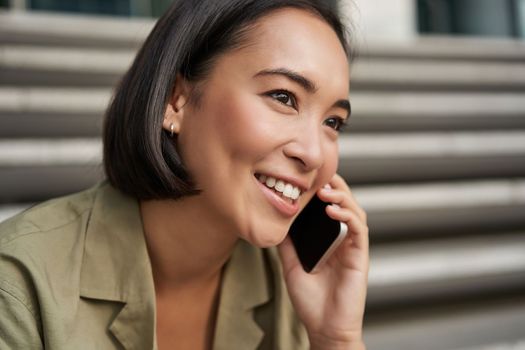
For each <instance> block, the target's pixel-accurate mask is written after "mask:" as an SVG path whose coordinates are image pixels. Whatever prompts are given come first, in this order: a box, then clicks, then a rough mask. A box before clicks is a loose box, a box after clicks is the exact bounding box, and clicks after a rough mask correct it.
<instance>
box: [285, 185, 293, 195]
mask: <svg viewBox="0 0 525 350" xmlns="http://www.w3.org/2000/svg"><path fill="white" fill-rule="evenodd" d="M292 192H293V186H292V185H290V184H286V186H284V191H283V196H285V197H289V198H292Z"/></svg>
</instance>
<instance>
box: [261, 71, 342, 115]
mask: <svg viewBox="0 0 525 350" xmlns="http://www.w3.org/2000/svg"><path fill="white" fill-rule="evenodd" d="M267 75H281V76H284V77H285V78H288V79H289V80H291V81H293V82H295V83H297V84H299V85H301V86H302V88H303V89H305V90H306V91H307V92H309V93H315V92H316V91H317V90H318V89H319V88H318V87H317V85H315V83H314V82H313V81H311V80H310V79H308V78H306V77H305V76H303V75H301V74H299V73H297V72H294V71H292V70H290V69H287V68H275V69H263V70H262V71H260V72H258V73H257V74H255V75H254V77H262V76H267ZM332 108H341V109H344V110H346V112H347V118H350V115H351V113H352V107H351V105H350V101H349V100H345V99H341V100H337V102H335V103H334V104H333V105H332Z"/></svg>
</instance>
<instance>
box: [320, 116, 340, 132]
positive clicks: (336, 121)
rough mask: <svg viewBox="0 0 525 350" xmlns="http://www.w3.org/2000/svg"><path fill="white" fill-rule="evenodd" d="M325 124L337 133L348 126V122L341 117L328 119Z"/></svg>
mask: <svg viewBox="0 0 525 350" xmlns="http://www.w3.org/2000/svg"><path fill="white" fill-rule="evenodd" d="M323 124H324V125H326V126H328V127H329V128H332V129H334V130H335V131H341V130H343V129H344V128H345V126H346V120H345V119H343V118H341V117H330V118H328V119H326V120H325V121H324V123H323Z"/></svg>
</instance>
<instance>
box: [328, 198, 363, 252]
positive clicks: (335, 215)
mask: <svg viewBox="0 0 525 350" xmlns="http://www.w3.org/2000/svg"><path fill="white" fill-rule="evenodd" d="M326 213H327V214H328V216H329V217H331V218H332V219H334V220H338V221H341V222H344V223H346V225H347V226H348V233H349V234H350V237H349V238H350V239H351V240H352V243H353V244H354V245H355V246H356V247H357V248H359V249H368V226H367V225H366V223H365V222H363V220H361V218H360V217H359V216H358V215H357V214H356V213H354V212H353V211H351V210H348V209H346V208H341V207H336V206H333V205H329V206H327V207H326Z"/></svg>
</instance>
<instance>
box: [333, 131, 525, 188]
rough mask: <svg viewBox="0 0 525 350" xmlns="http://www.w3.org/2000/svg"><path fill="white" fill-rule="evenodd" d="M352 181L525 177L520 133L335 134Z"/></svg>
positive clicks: (523, 137) (523, 140)
mask: <svg viewBox="0 0 525 350" xmlns="http://www.w3.org/2000/svg"><path fill="white" fill-rule="evenodd" d="M339 144H340V164H339V171H340V173H341V174H344V176H345V177H347V178H348V179H350V180H351V181H352V182H353V183H354V184H361V183H388V182H407V181H436V180H444V179H466V178H473V177H474V178H481V177H507V176H522V175H525V131H499V132H498V131H491V132H488V131H483V132H457V133H456V132H425V133H423V132H421V133H374V134H355V135H344V136H342V137H340V142H339Z"/></svg>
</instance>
